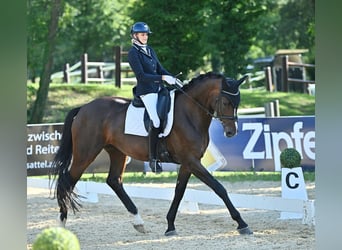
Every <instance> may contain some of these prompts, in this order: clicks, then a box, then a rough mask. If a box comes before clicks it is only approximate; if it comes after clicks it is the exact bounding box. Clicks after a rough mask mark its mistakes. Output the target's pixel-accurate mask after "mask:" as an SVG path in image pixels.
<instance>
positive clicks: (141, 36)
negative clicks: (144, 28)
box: [135, 33, 148, 44]
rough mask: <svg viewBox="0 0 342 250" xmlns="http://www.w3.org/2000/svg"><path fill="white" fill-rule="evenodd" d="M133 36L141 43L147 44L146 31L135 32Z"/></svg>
mask: <svg viewBox="0 0 342 250" xmlns="http://www.w3.org/2000/svg"><path fill="white" fill-rule="evenodd" d="M135 36H136V38H137V39H138V41H140V42H141V43H142V44H147V40H148V34H147V33H136V34H135Z"/></svg>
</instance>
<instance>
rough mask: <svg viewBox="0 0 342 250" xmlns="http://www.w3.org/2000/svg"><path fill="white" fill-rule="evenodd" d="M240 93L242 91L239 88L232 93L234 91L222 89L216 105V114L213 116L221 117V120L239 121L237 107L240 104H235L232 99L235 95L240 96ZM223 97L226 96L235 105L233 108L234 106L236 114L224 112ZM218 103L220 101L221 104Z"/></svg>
mask: <svg viewBox="0 0 342 250" xmlns="http://www.w3.org/2000/svg"><path fill="white" fill-rule="evenodd" d="M239 94H240V91H239V90H238V91H237V92H236V93H232V92H228V91H225V90H221V93H220V95H219V96H218V98H217V99H216V106H218V107H217V109H215V112H214V114H213V115H212V117H213V118H216V119H219V120H221V121H222V120H233V121H237V120H238V116H237V107H238V104H235V103H234V102H233V101H232V97H234V96H238V95H239ZM223 97H226V98H227V99H228V100H229V101H230V103H231V104H232V105H233V108H234V114H233V115H224V114H222V113H223V112H222V102H221V100H222V98H223ZM217 103H219V105H217Z"/></svg>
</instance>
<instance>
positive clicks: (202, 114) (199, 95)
mask: <svg viewBox="0 0 342 250" xmlns="http://www.w3.org/2000/svg"><path fill="white" fill-rule="evenodd" d="M219 86H220V83H219V82H216V81H210V82H201V83H199V84H198V85H196V86H194V88H192V89H191V90H190V91H189V92H188V93H187V94H188V95H189V96H190V98H191V99H192V100H191V101H190V105H191V106H190V108H189V110H188V114H189V115H190V116H191V121H193V123H194V126H196V127H198V129H199V130H208V128H209V125H210V123H211V120H212V114H213V113H214V110H213V107H212V106H213V105H212V104H213V103H214V102H215V99H216V97H217V96H218V95H219V91H220V89H219Z"/></svg>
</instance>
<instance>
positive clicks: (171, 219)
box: [165, 167, 191, 236]
mask: <svg viewBox="0 0 342 250" xmlns="http://www.w3.org/2000/svg"><path fill="white" fill-rule="evenodd" d="M190 175H191V173H190V172H189V171H188V170H186V169H185V168H183V167H181V168H180V170H179V174H178V178H177V184H176V188H175V196H174V198H173V201H172V203H171V206H170V209H169V212H168V213H167V216H166V219H167V230H166V232H165V236H173V235H177V232H176V228H175V219H176V214H177V211H178V207H179V204H180V202H181V200H182V198H183V196H184V192H185V188H186V185H187V184H188V181H189V178H190Z"/></svg>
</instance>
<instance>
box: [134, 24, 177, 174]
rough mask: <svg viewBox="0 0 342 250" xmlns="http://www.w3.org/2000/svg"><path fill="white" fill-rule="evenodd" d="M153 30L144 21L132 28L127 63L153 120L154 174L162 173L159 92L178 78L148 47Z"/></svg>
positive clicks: (151, 133)
mask: <svg viewBox="0 0 342 250" xmlns="http://www.w3.org/2000/svg"><path fill="white" fill-rule="evenodd" d="M151 33H152V32H151V30H150V28H149V27H148V25H147V24H146V23H144V22H136V23H135V24H133V26H132V28H131V38H132V47H131V49H130V50H129V51H128V62H129V65H130V66H131V68H132V70H133V72H134V74H135V77H136V78H137V85H136V87H135V95H136V96H139V97H140V99H141V100H142V102H143V103H144V105H145V108H146V110H147V113H148V114H149V117H150V119H151V121H152V122H151V123H150V127H149V164H150V168H151V169H152V171H153V172H156V173H160V172H162V171H163V170H162V167H161V165H160V162H159V160H158V157H157V154H158V153H157V140H158V135H159V132H160V120H159V117H158V114H157V100H158V91H159V89H160V86H161V84H162V83H163V81H166V82H167V83H168V84H170V85H173V84H176V78H175V77H173V76H172V75H171V74H170V73H169V72H168V71H167V70H166V69H164V68H163V66H162V65H161V63H160V62H159V60H158V57H157V54H156V53H155V51H154V50H153V49H152V47H150V46H148V45H147V40H148V37H149V34H151Z"/></svg>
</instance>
